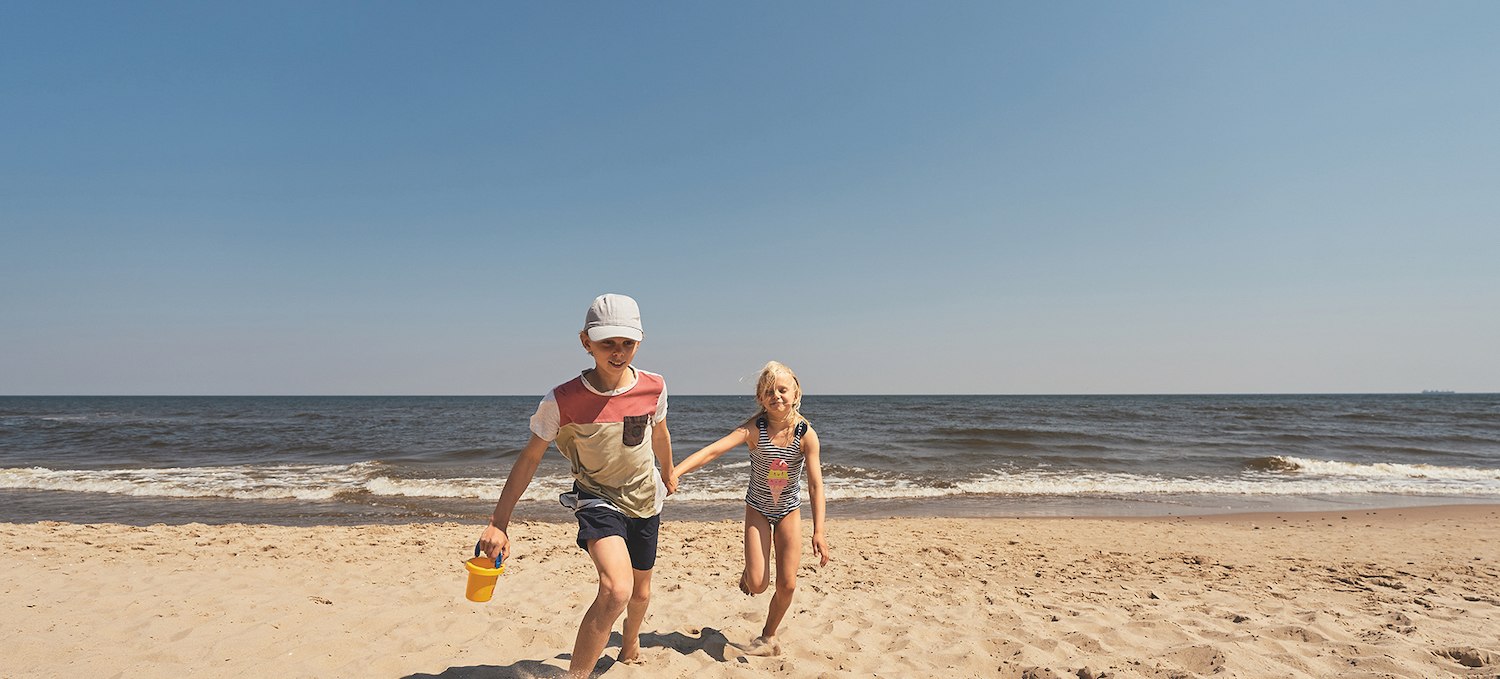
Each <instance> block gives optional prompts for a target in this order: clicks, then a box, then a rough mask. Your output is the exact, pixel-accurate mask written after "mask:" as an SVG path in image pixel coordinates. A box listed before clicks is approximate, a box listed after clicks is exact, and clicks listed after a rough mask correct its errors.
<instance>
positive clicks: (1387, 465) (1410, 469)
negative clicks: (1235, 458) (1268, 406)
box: [1247, 455, 1500, 481]
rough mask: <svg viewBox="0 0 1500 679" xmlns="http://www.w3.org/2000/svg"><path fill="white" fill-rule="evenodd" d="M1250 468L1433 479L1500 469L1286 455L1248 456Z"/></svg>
mask: <svg viewBox="0 0 1500 679" xmlns="http://www.w3.org/2000/svg"><path fill="white" fill-rule="evenodd" d="M1247 466H1248V467H1249V468H1251V469H1256V470H1261V471H1271V472H1286V473H1291V474H1305V475H1312V476H1325V477H1360V478H1367V479H1430V480H1434V481H1442V480H1449V481H1500V469H1483V468H1477V467H1445V466H1440V465H1433V464H1399V463H1395V462H1373V463H1360V462H1344V461H1340V460H1316V459H1311V458H1305V457H1293V456H1290V455H1276V456H1272V457H1265V458H1257V459H1255V460H1251V461H1250V462H1249V463H1248V464H1247Z"/></svg>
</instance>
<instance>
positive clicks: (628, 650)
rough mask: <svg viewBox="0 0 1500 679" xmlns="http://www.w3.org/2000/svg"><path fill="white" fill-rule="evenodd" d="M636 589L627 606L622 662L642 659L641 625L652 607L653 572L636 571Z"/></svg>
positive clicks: (621, 649) (621, 651)
mask: <svg viewBox="0 0 1500 679" xmlns="http://www.w3.org/2000/svg"><path fill="white" fill-rule="evenodd" d="M634 575H635V588H634V589H633V590H631V595H630V603H629V604H627V605H626V606H625V631H624V634H623V635H622V636H623V639H624V640H623V641H622V642H621V643H620V656H619V660H620V662H624V663H630V662H635V661H637V660H639V659H640V657H641V623H643V622H645V621H646V608H647V607H649V606H650V605H651V571H634Z"/></svg>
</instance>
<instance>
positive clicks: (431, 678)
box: [402, 627, 737, 679]
mask: <svg viewBox="0 0 1500 679" xmlns="http://www.w3.org/2000/svg"><path fill="white" fill-rule="evenodd" d="M622 641H623V639H622V638H621V636H620V633H619V632H613V633H611V634H610V635H609V645H608V646H606V647H605V650H604V657H602V658H600V659H599V662H598V663H596V664H595V665H594V672H593V674H594V675H600V674H604V673H605V672H608V671H609V668H611V667H614V666H615V665H616V664H618V663H619V661H617V660H615V658H614V651H615V650H617V649H619V648H620V643H621V642H622ZM731 647H733V645H732V644H730V643H729V639H728V638H726V637H725V636H724V633H723V632H720V631H719V630H716V629H714V628H712V627H704V628H703V629H702V630H701V631H699V632H698V635H697V636H693V635H690V634H684V633H682V632H672V633H670V634H657V633H655V632H642V633H641V648H643V649H644V648H669V649H671V650H673V651H676V652H678V653H681V654H682V655H692V654H693V653H696V652H698V651H703V652H704V653H707V654H708V657H710V658H713V659H714V660H717V661H719V662H728V659H727V657H726V655H725V649H726V648H731ZM728 657H737V656H732V655H731V656H728ZM571 658H572V656H571V655H570V654H567V653H563V654H561V655H558V656H557V659H558V660H562V661H563V662H567V661H568V660H570V659H571ZM567 674H568V672H567V670H565V669H563V668H561V667H555V666H552V665H548V664H547V663H545V662H542V661H540V660H521V661H518V662H515V663H513V664H510V665H473V666H469V667H449V668H448V669H446V670H443V671H442V672H440V673H438V674H422V673H418V674H408V675H406V676H405V677H403V678H402V679H556V678H557V677H565V676H567Z"/></svg>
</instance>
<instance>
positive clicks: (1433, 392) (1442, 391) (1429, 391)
mask: <svg viewBox="0 0 1500 679" xmlns="http://www.w3.org/2000/svg"><path fill="white" fill-rule="evenodd" d="M1422 393H1424V394H1427V395H1429V396H1443V395H1447V394H1452V393H1456V392H1454V391H1453V390H1451V389H1423V390H1422Z"/></svg>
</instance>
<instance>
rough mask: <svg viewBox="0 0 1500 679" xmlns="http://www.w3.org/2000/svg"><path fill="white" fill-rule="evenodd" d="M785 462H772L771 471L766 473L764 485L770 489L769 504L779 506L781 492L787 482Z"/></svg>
mask: <svg viewBox="0 0 1500 679" xmlns="http://www.w3.org/2000/svg"><path fill="white" fill-rule="evenodd" d="M786 470H787V464H786V460H772V461H771V471H769V472H767V473H766V485H767V486H770V487H771V504H773V505H779V504H781V491H782V490H783V489H785V488H786V482H787V474H786Z"/></svg>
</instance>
